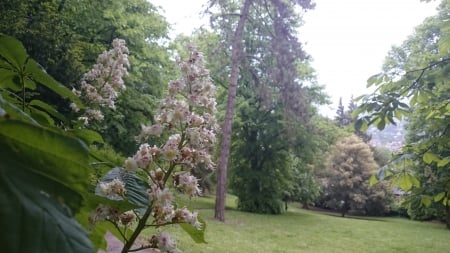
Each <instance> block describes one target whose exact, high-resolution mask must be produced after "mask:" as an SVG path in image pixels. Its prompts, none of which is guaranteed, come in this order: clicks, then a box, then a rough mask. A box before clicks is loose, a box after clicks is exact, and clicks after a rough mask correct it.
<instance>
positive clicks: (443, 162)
mask: <svg viewBox="0 0 450 253" xmlns="http://www.w3.org/2000/svg"><path fill="white" fill-rule="evenodd" d="M449 163H450V157H446V158H444V159H442V160H440V161H439V162H438V163H437V166H438V167H439V168H441V167H445V166H447V164H449Z"/></svg>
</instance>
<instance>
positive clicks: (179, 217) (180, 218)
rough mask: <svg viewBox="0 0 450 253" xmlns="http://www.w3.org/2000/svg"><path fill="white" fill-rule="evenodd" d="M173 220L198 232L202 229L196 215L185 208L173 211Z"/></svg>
mask: <svg viewBox="0 0 450 253" xmlns="http://www.w3.org/2000/svg"><path fill="white" fill-rule="evenodd" d="M175 220H176V221H177V222H186V223H189V224H191V225H192V226H193V227H195V228H196V229H198V230H201V229H202V223H201V222H200V221H199V220H198V213H197V212H191V211H189V210H188V209H187V208H186V207H183V208H179V209H177V210H175Z"/></svg>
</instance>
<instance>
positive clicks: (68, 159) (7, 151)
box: [0, 120, 90, 212]
mask: <svg viewBox="0 0 450 253" xmlns="http://www.w3.org/2000/svg"><path fill="white" fill-rule="evenodd" d="M0 147H2V152H0V161H2V162H3V163H5V162H8V163H10V165H11V167H15V168H21V169H23V170H27V171H29V172H32V173H35V174H37V175H41V176H42V177H44V178H45V179H46V180H49V181H51V182H52V185H41V187H42V188H41V189H43V190H45V191H47V192H49V193H54V194H67V195H70V194H71V195H73V193H77V194H79V195H83V193H86V192H87V188H88V186H89V175H90V167H89V164H88V158H89V157H88V150H87V149H86V147H85V146H84V145H83V144H82V143H81V142H80V141H79V140H78V139H75V138H71V137H69V136H67V135H66V134H64V133H63V132H58V131H56V130H51V129H47V128H43V127H39V126H36V125H32V124H29V123H25V122H21V121H17V120H0ZM55 185H56V186H58V187H59V188H58V189H57V190H61V189H63V188H65V189H67V191H62V192H59V193H58V192H57V191H55V187H54V186H55ZM71 195H70V196H71ZM64 200H65V201H67V202H70V199H64ZM70 207H71V208H72V210H73V211H75V212H76V211H77V210H78V208H79V205H75V204H72V205H71V206H70Z"/></svg>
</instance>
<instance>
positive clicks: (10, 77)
mask: <svg viewBox="0 0 450 253" xmlns="http://www.w3.org/2000/svg"><path fill="white" fill-rule="evenodd" d="M18 79H19V77H18V76H17V72H15V71H12V70H9V69H2V68H0V87H3V88H8V89H11V90H12V91H20V90H21V89H22V87H21V85H20V82H19V81H18Z"/></svg>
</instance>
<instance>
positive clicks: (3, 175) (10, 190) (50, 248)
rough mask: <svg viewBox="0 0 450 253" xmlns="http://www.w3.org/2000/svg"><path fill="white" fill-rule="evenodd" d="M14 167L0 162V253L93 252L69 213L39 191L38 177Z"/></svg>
mask: <svg viewBox="0 0 450 253" xmlns="http://www.w3.org/2000/svg"><path fill="white" fill-rule="evenodd" d="M14 165H15V164H10V163H4V162H3V161H2V162H1V163H0V205H1V206H2V208H0V226H1V227H2V228H4V229H7V231H5V233H2V236H0V245H1V247H2V252H27V253H33V252H36V253H39V252H48V253H59V252H68V253H84V252H86V253H88V252H89V253H91V252H93V246H92V243H91V242H90V240H89V238H88V236H87V233H86V231H85V230H84V229H83V228H82V227H81V226H80V224H78V223H77V221H76V220H75V219H74V218H73V217H72V216H71V214H70V212H69V211H68V210H67V209H64V207H63V205H61V204H60V203H58V202H57V201H56V200H55V199H54V198H53V197H52V196H49V195H48V194H47V193H45V192H43V191H41V190H39V189H40V185H39V184H37V182H42V181H40V180H36V179H38V178H40V177H41V176H39V175H35V174H33V173H29V172H27V171H26V170H21V169H18V168H17V167H11V166H14ZM44 181H45V180H44Z"/></svg>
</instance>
